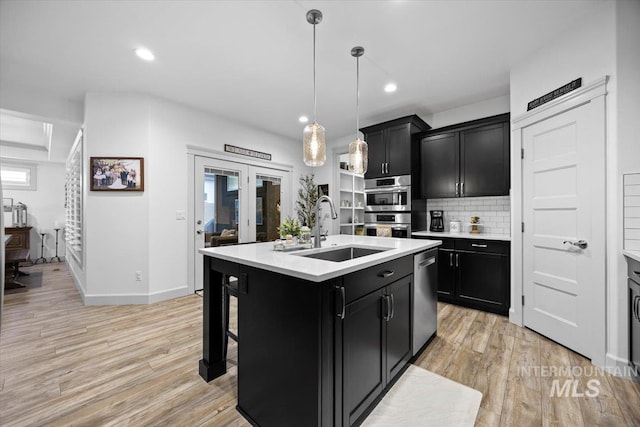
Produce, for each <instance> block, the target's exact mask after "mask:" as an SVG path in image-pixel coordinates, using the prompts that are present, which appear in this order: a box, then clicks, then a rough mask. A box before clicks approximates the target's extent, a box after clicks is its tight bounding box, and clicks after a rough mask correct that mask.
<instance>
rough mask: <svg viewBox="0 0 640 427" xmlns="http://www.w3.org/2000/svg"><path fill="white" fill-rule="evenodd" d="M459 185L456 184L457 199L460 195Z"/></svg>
mask: <svg viewBox="0 0 640 427" xmlns="http://www.w3.org/2000/svg"><path fill="white" fill-rule="evenodd" d="M459 185H460V184H458V183H457V182H456V197H458V196H459V195H460V192H459V191H458V186H459Z"/></svg>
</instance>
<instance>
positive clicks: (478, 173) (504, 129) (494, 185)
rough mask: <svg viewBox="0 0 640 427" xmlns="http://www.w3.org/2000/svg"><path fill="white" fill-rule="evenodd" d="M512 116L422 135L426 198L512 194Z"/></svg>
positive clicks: (421, 169)
mask: <svg viewBox="0 0 640 427" xmlns="http://www.w3.org/2000/svg"><path fill="white" fill-rule="evenodd" d="M509 134H510V132H509V114H508V113H507V114H501V115H498V116H493V117H488V118H486V119H481V120H474V121H472V122H466V123H461V124H459V125H453V126H447V127H445V128H440V129H434V130H431V131H428V132H425V133H423V134H421V135H420V165H419V171H417V172H416V171H415V170H414V177H416V176H419V182H420V193H421V196H422V198H425V199H435V198H446V197H474V196H503V195H508V194H509V188H510V176H509V142H510V137H509Z"/></svg>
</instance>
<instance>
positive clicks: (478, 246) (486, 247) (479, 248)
mask: <svg viewBox="0 0 640 427" xmlns="http://www.w3.org/2000/svg"><path fill="white" fill-rule="evenodd" d="M509 246H510V244H509V242H503V241H500V240H480V239H458V240H456V250H461V251H473V252H488V253H492V254H501V255H509Z"/></svg>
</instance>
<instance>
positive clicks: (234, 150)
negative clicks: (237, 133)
mask: <svg viewBox="0 0 640 427" xmlns="http://www.w3.org/2000/svg"><path fill="white" fill-rule="evenodd" d="M224 151H226V152H227V153H234V154H240V155H243V156H249V157H255V158H256V159H262V160H271V154H269V153H262V152H260V151H255V150H250V149H248V148H242V147H236V146H235V145H229V144H224Z"/></svg>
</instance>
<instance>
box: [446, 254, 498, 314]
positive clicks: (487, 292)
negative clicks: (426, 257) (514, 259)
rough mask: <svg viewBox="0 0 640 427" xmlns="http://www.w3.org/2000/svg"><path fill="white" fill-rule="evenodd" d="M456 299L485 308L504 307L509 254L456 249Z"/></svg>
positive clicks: (494, 309)
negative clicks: (459, 250)
mask: <svg viewBox="0 0 640 427" xmlns="http://www.w3.org/2000/svg"><path fill="white" fill-rule="evenodd" d="M454 257H455V259H454V264H455V265H456V272H457V281H456V282H457V289H456V296H457V298H458V299H459V300H462V301H464V300H466V301H468V302H469V303H473V304H475V305H479V306H481V307H485V308H486V309H488V310H492V311H499V312H505V311H506V310H508V304H509V301H508V295H509V289H508V284H509V258H508V257H507V256H505V255H496V254H487V253H477V252H458V251H456V252H455V254H454Z"/></svg>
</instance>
